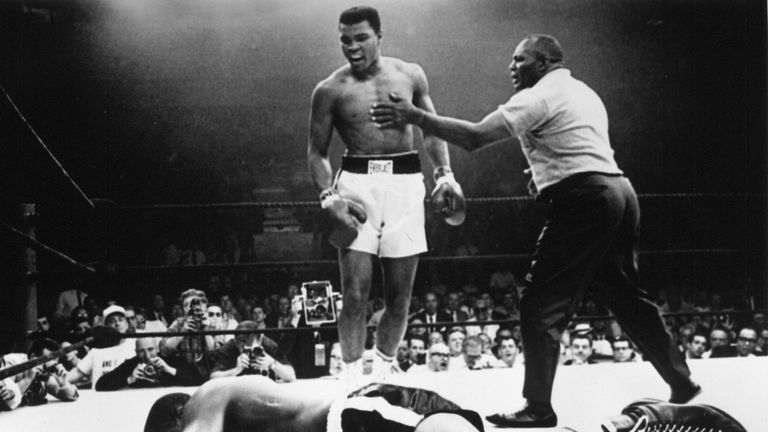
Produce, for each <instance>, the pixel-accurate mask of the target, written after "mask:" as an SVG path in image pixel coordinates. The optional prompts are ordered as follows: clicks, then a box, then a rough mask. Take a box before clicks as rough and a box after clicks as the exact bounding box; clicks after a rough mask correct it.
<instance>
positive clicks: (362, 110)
mask: <svg viewBox="0 0 768 432" xmlns="http://www.w3.org/2000/svg"><path fill="white" fill-rule="evenodd" d="M368 72H369V73H367V74H365V75H362V76H360V75H358V74H355V73H353V72H352V69H351V68H350V66H349V65H345V66H343V67H341V68H339V69H338V70H336V71H335V72H333V73H332V74H331V75H330V76H329V77H328V78H326V79H325V80H324V81H322V82H321V83H320V84H318V86H317V88H316V91H315V95H314V96H313V97H314V98H316V99H319V100H314V101H313V106H321V107H322V111H321V112H317V113H315V114H318V115H321V116H323V115H327V116H329V117H330V118H329V120H330V122H331V124H332V125H333V127H334V128H335V129H336V131H337V132H338V134H339V136H340V137H341V139H342V141H343V142H344V145H345V146H346V148H347V154H349V155H376V154H392V153H402V152H406V151H410V150H412V149H413V129H412V127H410V126H408V127H405V128H402V129H380V128H378V127H377V126H376V124H375V123H373V122H371V121H370V114H369V110H370V108H371V105H372V104H373V103H375V102H377V101H382V100H388V98H389V94H390V93H397V94H399V95H403V97H404V98H408V99H411V98H413V97H414V94H416V95H418V94H419V93H420V89H419V86H420V83H419V81H420V80H419V74H420V73H421V74H423V72H421V69H420V68H419V67H418V66H417V65H415V64H411V63H406V62H404V61H402V60H399V59H396V58H392V57H380V58H379V59H378V63H377V65H375V66H374V67H372V68H371V70H369V71H368ZM316 104H317V105H316Z"/></svg>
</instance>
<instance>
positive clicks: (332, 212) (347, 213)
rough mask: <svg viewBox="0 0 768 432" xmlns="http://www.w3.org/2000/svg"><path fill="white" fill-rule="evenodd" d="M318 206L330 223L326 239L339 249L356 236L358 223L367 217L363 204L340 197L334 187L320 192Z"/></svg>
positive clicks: (350, 242)
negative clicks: (329, 230)
mask: <svg viewBox="0 0 768 432" xmlns="http://www.w3.org/2000/svg"><path fill="white" fill-rule="evenodd" d="M320 206H321V207H322V208H323V210H324V211H325V213H326V215H327V217H328V218H329V220H330V221H331V225H332V228H331V234H330V235H329V236H328V241H329V242H330V243H331V244H332V245H334V246H335V247H337V248H339V249H344V248H346V247H348V246H349V245H350V244H352V242H353V241H355V239H356V238H357V227H358V225H360V224H362V223H365V221H366V219H367V216H366V214H365V209H364V208H363V206H361V205H360V204H358V203H356V202H354V201H352V200H348V199H344V198H342V197H340V196H339V194H338V192H336V190H335V189H326V190H324V191H323V192H322V193H321V194H320Z"/></svg>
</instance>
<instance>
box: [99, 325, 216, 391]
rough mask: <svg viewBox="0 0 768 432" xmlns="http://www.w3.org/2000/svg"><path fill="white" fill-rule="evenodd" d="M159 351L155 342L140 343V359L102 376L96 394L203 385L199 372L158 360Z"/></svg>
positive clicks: (181, 365) (138, 353)
mask: <svg viewBox="0 0 768 432" xmlns="http://www.w3.org/2000/svg"><path fill="white" fill-rule="evenodd" d="M157 351H158V349H157V341H156V340H155V338H143V339H136V356H135V357H132V358H129V359H128V360H126V361H125V362H123V363H122V364H121V365H120V366H118V367H117V368H115V369H113V370H112V371H110V372H108V373H106V374H104V375H102V376H101V378H99V380H98V381H97V382H96V391H112V390H120V389H122V388H125V387H130V388H145V387H171V386H195V385H200V384H202V382H203V380H202V379H201V378H200V374H199V373H198V372H197V370H196V369H195V368H193V367H190V366H189V365H187V364H186V363H184V362H182V361H178V360H173V359H168V360H167V361H166V360H164V359H163V358H161V357H158V355H157Z"/></svg>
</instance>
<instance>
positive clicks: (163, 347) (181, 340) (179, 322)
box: [160, 289, 216, 376]
mask: <svg viewBox="0 0 768 432" xmlns="http://www.w3.org/2000/svg"><path fill="white" fill-rule="evenodd" d="M180 299H181V304H182V308H183V309H184V316H183V317H181V318H178V319H176V321H174V322H173V323H171V325H170V326H169V327H168V331H169V332H196V331H204V330H213V329H212V328H211V326H210V323H209V321H208V319H207V316H206V309H207V308H208V298H207V297H206V296H205V292H203V291H200V290H196V289H188V290H186V291H184V292H183V293H181V296H180ZM215 348H216V343H215V341H214V339H213V336H200V335H190V336H183V337H182V336H170V337H166V338H163V339H162V340H161V341H160V356H161V357H163V358H165V359H169V358H179V359H181V360H183V361H184V362H186V363H187V364H188V365H194V366H195V367H197V368H198V371H199V372H200V374H201V376H207V374H208V373H207V371H205V370H202V369H204V362H201V360H203V354H205V353H206V352H209V351H213V350H214V349H215Z"/></svg>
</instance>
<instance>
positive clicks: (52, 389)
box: [0, 339, 80, 411]
mask: <svg viewBox="0 0 768 432" xmlns="http://www.w3.org/2000/svg"><path fill="white" fill-rule="evenodd" d="M59 348H60V346H59V344H58V343H56V342H55V341H53V340H51V339H38V340H36V341H34V342H33V343H32V346H31V347H30V349H29V353H28V354H22V353H11V354H6V355H4V356H0V369H4V368H6V367H11V366H14V365H17V364H21V363H24V362H26V361H28V360H29V359H32V358H37V357H40V356H42V355H50V354H51V353H53V352H55V351H58V350H59ZM48 395H51V396H53V397H55V398H56V399H58V400H60V401H75V400H77V399H78V397H79V396H80V395H79V393H78V391H77V388H76V387H75V386H74V385H72V384H70V383H69V382H68V381H67V371H66V369H64V367H63V366H61V365H60V364H59V360H58V359H56V358H54V359H52V360H49V361H48V362H46V363H44V364H42V365H39V366H35V367H33V368H31V369H27V370H26V371H24V372H20V373H19V374H17V375H14V376H11V377H8V378H6V379H4V380H0V411H9V410H13V409H16V408H19V407H23V406H36V405H43V404H46V403H48V398H47V396H48Z"/></svg>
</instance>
